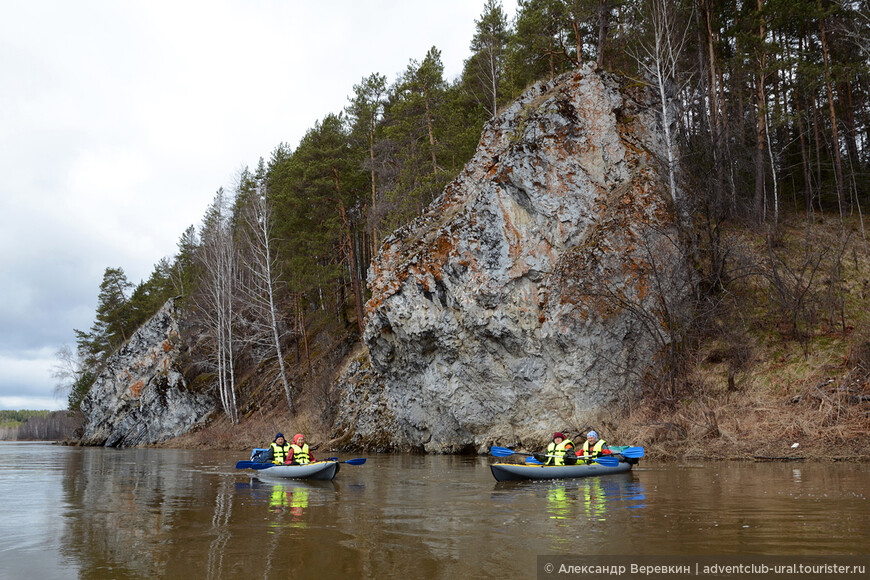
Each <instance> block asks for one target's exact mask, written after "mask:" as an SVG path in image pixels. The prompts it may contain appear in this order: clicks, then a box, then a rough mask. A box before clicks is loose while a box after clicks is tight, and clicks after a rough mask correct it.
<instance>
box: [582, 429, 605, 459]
mask: <svg viewBox="0 0 870 580" xmlns="http://www.w3.org/2000/svg"><path fill="white" fill-rule="evenodd" d="M600 455H610V449H608V448H607V441H605V440H604V439H599V438H598V433H596V432H595V431H589V432H588V433H587V434H586V441H584V442H583V448H582V449H580V451H578V452H577V457H587V458H589V459H592V458H595V457H598V456H600ZM587 463H591V461H587Z"/></svg>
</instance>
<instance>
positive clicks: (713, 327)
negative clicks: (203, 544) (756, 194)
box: [161, 217, 870, 461]
mask: <svg viewBox="0 0 870 580" xmlns="http://www.w3.org/2000/svg"><path fill="white" fill-rule="evenodd" d="M723 246H724V247H725V249H727V251H728V253H729V255H730V256H731V262H730V264H731V266H730V270H728V271H726V272H725V273H724V275H725V276H728V277H729V279H730V281H729V282H728V284H727V285H726V286H725V288H723V289H722V290H721V291H720V292H718V293H716V294H712V295H711V297H710V298H709V301H708V304H707V305H706V306H708V309H707V311H706V312H705V313H704V314H701V315H699V316H703V317H704V318H703V319H701V320H700V321H699V329H698V330H697V331H696V335H695V336H694V340H695V341H696V342H694V344H692V345H690V346H688V347H687V348H686V349H685V350H686V360H685V361H682V362H683V363H684V366H685V369H686V370H685V372H684V374H683V376H681V377H680V378H679V380H678V381H671V382H669V383H665V382H664V381H661V380H655V379H654V378H653V379H650V378H647V380H646V381H645V382H646V387H645V391H644V395H643V396H642V397H641V398H639V399H637V400H630V401H626V402H624V403H623V404H622V406H621V407H619V408H616V407H615V408H614V409H613V411H612V413H611V414H610V416H609V417H608V418H606V419H604V420H603V421H602V422H601V424H599V425H580V424H577V423H572V422H571V421H567V422H565V421H563V422H562V423H560V424H554V425H553V429H554V430H556V429H559V430H563V431H565V432H566V433H568V434H569V436H572V437H575V438H578V437H581V436H582V435H581V434H582V433H585V431H586V429H588V428H595V429H596V430H598V431H599V432H600V433H601V434H602V436H603V437H605V438H606V439H607V440H608V441H610V442H612V443H613V444H631V445H642V446H644V447H645V448H646V452H647V456H648V457H650V458H653V459H663V460H668V459H673V460H677V459H684V458H689V459H692V458H697V459H717V460H771V461H774V460H780V461H791V460H819V461H841V460H849V461H851V460H855V461H868V460H870V283H868V277H870V257H868V256H870V252H868V244H867V242H865V241H864V239H863V235H862V226H861V223H860V221H858V220H857V218H855V219H853V220H852V221H851V222H848V223H847V233H846V235H845V236H844V235H843V233H842V231H841V230H840V228H839V227H838V226H837V224H829V225H826V224H824V223H823V222H822V221H821V220H818V221H817V223H816V224H814V225H813V226H811V227H810V228H807V226H806V223H805V222H803V221H802V220H801V219H799V218H798V217H794V218H793V220H792V221H791V222H787V223H784V224H782V226H781V228H780V230H779V231H778V232H777V234H776V235H775V236H772V235H770V234H767V233H765V232H758V231H754V230H752V229H750V228H735V229H733V230H731V231H728V232H725V237H724V242H723ZM273 402H274V405H272V406H271V409H272V410H266V409H265V408H264V409H258V410H256V411H255V412H253V413H250V414H249V415H248V417H246V418H244V419H243V420H242V421H241V423H240V424H239V425H235V426H232V425H230V424H229V423H228V421H226V419H225V418H223V417H220V418H218V419H216V420H215V421H213V422H212V423H211V424H210V425H209V426H207V427H205V428H204V429H201V430H199V431H197V432H194V433H189V434H187V435H184V436H182V437H178V438H176V439H173V440H171V441H168V442H165V443H164V444H162V445H161V446H165V447H180V448H193V449H199V448H202V449H205V448H209V449H238V450H240V451H244V450H248V449H251V448H252V447H260V446H264V445H266V444H268V443H269V442H270V441H271V439H272V437H273V436H274V434H275V433H276V432H277V431H281V432H283V433H285V434H287V433H295V432H303V433H305V434H306V436H307V439H308V440H309V441H311V442H316V443H318V444H319V449H320V450H322V451H325V452H330V453H331V452H336V451H341V450H342V449H340V446H339V445H338V440H333V439H332V437H333V435H334V433H333V432H332V426H331V425H330V424H329V423H328V421H326V422H324V421H323V420H318V417H322V416H323V412H322V409H320V408H319V407H320V406H319V405H316V404H314V402H313V401H311V400H305V399H303V400H302V401H301V404H300V405H299V408H300V412H299V414H298V415H296V416H289V415H288V414H287V413H286V412H284V411H282V410H281V409H282V408H283V407H284V406H285V403H283V401H281V399H280V398H275V399H274V401H273ZM267 407H268V406H267ZM566 423H567V424H566ZM492 443H493V444H495V445H513V446H516V447H517V448H519V447H523V448H526V449H534V448H537V447H540V446H543V445H544V443H545V442H544V441H519V442H516V441H493V442H492Z"/></svg>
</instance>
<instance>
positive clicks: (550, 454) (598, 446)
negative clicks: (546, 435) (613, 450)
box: [535, 431, 610, 465]
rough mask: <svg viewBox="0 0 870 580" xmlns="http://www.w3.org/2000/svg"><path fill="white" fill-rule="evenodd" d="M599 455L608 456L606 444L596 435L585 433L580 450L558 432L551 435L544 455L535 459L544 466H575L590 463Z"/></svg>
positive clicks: (537, 455)
mask: <svg viewBox="0 0 870 580" xmlns="http://www.w3.org/2000/svg"><path fill="white" fill-rule="evenodd" d="M600 455H610V449H608V448H607V442H606V441H605V440H604V439H599V438H598V433H596V432H595V431H589V432H588V433H586V441H585V442H584V443H583V446H582V447H581V448H580V449H576V448H575V447H574V442H573V441H571V440H570V439H568V438H567V437H565V435H564V434H563V433H561V432H560V431H556V432H555V433H553V440H552V441H551V442H550V444H549V445H547V452H546V453H545V454H536V455H535V459H537V460H538V461H540V462H541V463H543V464H544V465H575V464H576V463H578V462H586V463H591V462H592V460H593V459H594V458H596V457H598V456H600Z"/></svg>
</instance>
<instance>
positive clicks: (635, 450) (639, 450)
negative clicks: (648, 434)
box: [619, 447, 643, 459]
mask: <svg viewBox="0 0 870 580" xmlns="http://www.w3.org/2000/svg"><path fill="white" fill-rule="evenodd" d="M619 454H621V455H622V456H623V457H631V458H633V459H638V458H640V457H643V447H629V448H628V449H623V450H622V451H620V452H619Z"/></svg>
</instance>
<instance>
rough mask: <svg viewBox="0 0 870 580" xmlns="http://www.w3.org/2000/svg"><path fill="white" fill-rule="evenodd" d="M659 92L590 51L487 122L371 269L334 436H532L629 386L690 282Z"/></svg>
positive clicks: (634, 386)
mask: <svg viewBox="0 0 870 580" xmlns="http://www.w3.org/2000/svg"><path fill="white" fill-rule="evenodd" d="M653 99H654V97H653V96H651V93H650V92H649V91H647V90H645V89H644V88H643V87H639V86H637V85H629V84H628V83H627V82H626V81H624V80H621V79H619V78H617V77H615V76H612V75H609V74H605V73H602V72H599V71H597V70H596V69H595V68H594V66H591V65H590V66H586V67H584V68H582V69H580V70H578V71H576V72H575V73H572V74H569V75H565V76H562V77H560V78H558V79H555V80H554V81H551V82H546V83H540V84H537V85H535V86H533V87H532V88H530V89H529V90H528V91H527V92H526V93H525V94H523V96H522V97H521V98H520V99H518V100H517V101H516V102H514V103H513V104H512V105H511V106H510V107H508V108H507V109H506V110H505V111H504V112H503V113H502V114H501V115H500V116H498V117H497V118H496V119H494V120H493V121H491V122H490V123H489V124H488V125H487V126H486V128H485V130H484V133H483V135H482V137H481V141H480V145H479V147H478V150H477V152H476V154H475V156H474V157H473V158H472V160H471V161H470V162H469V163H468V164H467V166H466V167H465V169H464V170H463V172H462V173H461V174H460V175H459V177H458V178H457V179H456V180H455V181H454V182H453V183H451V184H450V185H449V186H448V187H447V188H446V189H445V191H444V192H443V193H442V195H441V196H440V197H439V198H438V199H437V200H436V201H435V202H434V203H433V205H432V206H431V207H430V208H429V209H428V211H427V212H426V214H425V215H424V216H422V217H421V218H419V219H418V220H417V221H415V222H414V223H412V224H410V225H409V226H407V227H405V228H403V229H401V230H399V231H398V232H396V233H395V234H394V235H392V236H391V237H389V238H388V239H386V240H385V241H384V243H383V246H382V248H381V252H380V253H379V255H378V257H377V258H376V260H375V262H374V264H373V266H372V268H371V270H370V272H369V286H370V288H371V290H372V298H371V300H370V301H369V302H368V304H367V305H366V326H365V334H364V340H365V344H366V346H367V347H368V353H367V354H365V355H362V356H360V357H359V358H358V360H356V361H354V362H353V364H351V366H350V368H349V370H348V371H347V372H346V373H345V374H344V376H343V377H342V378H341V379H340V381H339V384H338V387H339V388H340V389H341V390H342V393H343V394H342V399H341V405H340V411H339V413H340V414H339V417H338V422H337V433H336V434H337V435H338V436H340V437H343V438H344V440H345V441H346V442H347V443H348V444H350V445H356V446H361V447H372V448H381V449H391V448H392V449H407V448H422V449H425V450H427V451H433V452H455V451H460V450H465V449H470V448H474V449H477V450H482V449H485V448H487V447H488V446H489V445H491V444H493V443H498V444H502V445H504V444H512V443H514V442H519V441H526V440H527V441H531V440H536V439H537V440H538V441H539V442H542V441H545V440H546V439H547V438H548V434H550V433H552V431H553V430H554V429H556V428H560V429H561V428H566V427H568V426H575V428H576V429H581V428H582V427H584V426H587V425H594V424H596V421H599V420H600V419H601V418H602V417H603V416H607V415H608V414H610V412H611V410H613V409H616V408H619V407H620V406H621V405H622V404H624V402H625V401H626V400H627V399H628V398H629V397H631V396H634V395H636V394H637V393H638V390H639V379H640V378H641V377H642V376H644V374H645V373H647V372H649V371H650V369H651V368H652V365H653V362H654V357H656V356H657V355H658V354H659V353H660V352H661V350H662V348H663V347H665V346H666V345H667V344H668V342H669V341H670V340H671V329H672V328H673V327H674V325H675V324H678V323H679V321H680V318H681V317H682V316H685V315H686V314H685V313H684V304H685V300H684V298H685V297H686V295H687V294H688V293H689V292H690V290H691V275H690V270H689V268H688V267H687V259H686V251H685V250H684V247H683V245H682V243H681V242H680V234H679V232H680V227H679V226H680V223H679V220H680V218H679V215H680V214H679V212H678V211H677V208H676V205H677V204H675V203H674V202H675V200H674V199H672V198H671V194H670V192H669V191H668V187H667V177H666V175H665V167H664V161H663V160H664V159H667V155H666V151H665V149H664V143H663V140H662V138H661V119H660V118H657V116H656V110H657V109H656V106H655V102H654V100H653Z"/></svg>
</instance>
